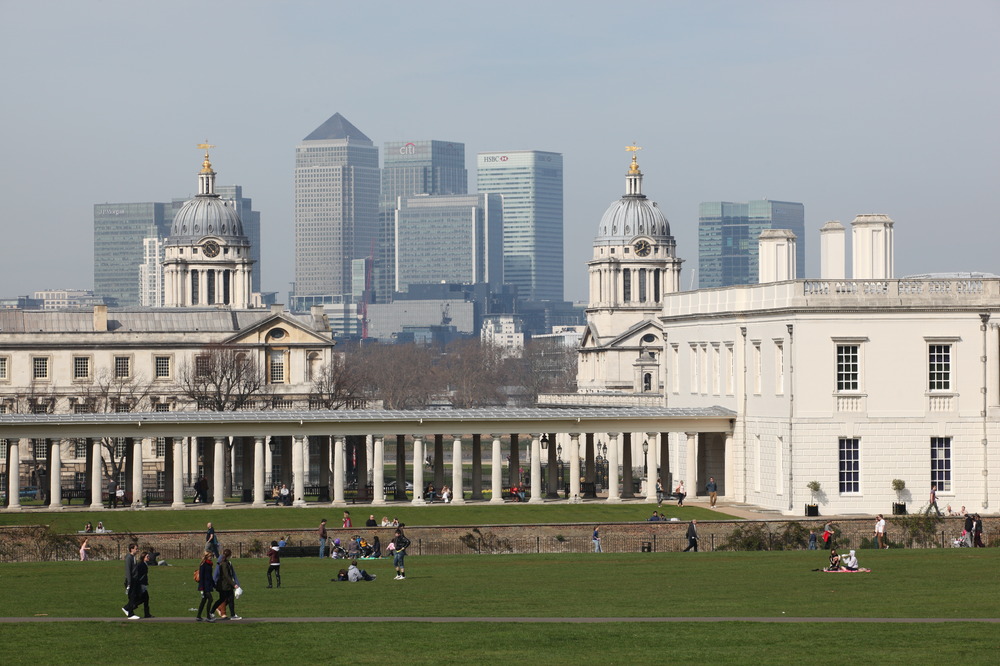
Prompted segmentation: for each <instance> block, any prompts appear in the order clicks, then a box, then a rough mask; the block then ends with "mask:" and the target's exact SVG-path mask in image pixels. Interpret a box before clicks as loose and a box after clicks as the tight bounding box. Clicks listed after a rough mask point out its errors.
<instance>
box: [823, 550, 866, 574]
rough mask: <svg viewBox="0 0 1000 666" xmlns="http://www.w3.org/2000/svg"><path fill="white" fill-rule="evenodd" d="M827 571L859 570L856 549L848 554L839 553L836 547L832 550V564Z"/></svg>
mask: <svg viewBox="0 0 1000 666" xmlns="http://www.w3.org/2000/svg"><path fill="white" fill-rule="evenodd" d="M826 570H827V571H859V570H861V569H860V568H859V567H858V558H857V555H855V554H854V551H853V550H852V551H850V552H848V554H847V555H838V554H837V551H836V550H835V549H831V550H830V565H829V566H828V567H827V568H826Z"/></svg>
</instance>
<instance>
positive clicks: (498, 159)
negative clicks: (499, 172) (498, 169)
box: [483, 155, 508, 164]
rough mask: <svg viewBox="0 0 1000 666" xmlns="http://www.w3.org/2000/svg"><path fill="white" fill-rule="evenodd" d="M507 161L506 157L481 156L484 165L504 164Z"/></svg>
mask: <svg viewBox="0 0 1000 666" xmlns="http://www.w3.org/2000/svg"><path fill="white" fill-rule="evenodd" d="M507 159H508V158H507V156H506V155H484V156H483V163H484V164H493V163H496V162H506V161H507Z"/></svg>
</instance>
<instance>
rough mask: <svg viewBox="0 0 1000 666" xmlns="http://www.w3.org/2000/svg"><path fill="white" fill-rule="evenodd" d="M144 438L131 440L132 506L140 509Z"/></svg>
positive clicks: (142, 492) (142, 491)
mask: <svg viewBox="0 0 1000 666" xmlns="http://www.w3.org/2000/svg"><path fill="white" fill-rule="evenodd" d="M146 441H148V440H146V439H145V438H142V437H135V438H133V439H132V506H133V507H135V508H141V507H142V506H143V494H144V492H145V489H144V488H143V487H142V445H143V442H146Z"/></svg>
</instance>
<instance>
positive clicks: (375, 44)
mask: <svg viewBox="0 0 1000 666" xmlns="http://www.w3.org/2000/svg"><path fill="white" fill-rule="evenodd" d="M998 30H1000V3H998V2H995V1H993V0H960V1H957V2H949V3H943V2H937V1H922V0H906V1H902V0H901V1H891V0H890V1H884V2H870V1H855V0H837V2H819V1H808V0H795V1H787V2H786V1H774V0H771V1H769V0H760V1H757V2H745V1H742V0H732V1H722V0H717V1H712V0H707V1H706V0H692V1H690V2H687V1H659V2H646V1H641V0H637V1H633V2H629V3H612V2H589V1H581V0H575V1H570V2H563V1H561V0H550V1H546V2H537V1H536V2H524V1H522V0H505V2H502V3H468V2H439V1H435V0H423V1H421V2H405V3H404V2H395V1H389V2H380V3H356V2H341V1H339V0H337V1H331V0H324V1H321V2H304V1H300V2H296V1H286V2H278V1H265V0H241V1H228V0H216V1H213V2H205V1H204V0H202V1H198V2H192V1H188V0H169V1H164V2H156V3H152V2H135V1H134V0H79V1H75V2H71V1H70V0H62V1H53V0H34V1H32V2H23V1H19V2H15V1H14V0H0V57H2V62H3V63H4V64H3V67H2V68H0V187H2V192H0V225H2V229H3V234H2V236H0V238H2V242H0V296H7V297H9V296H16V295H26V294H30V293H31V292H33V291H35V290H39V289H45V288H60V287H65V288H88V289H89V288H91V287H92V286H93V206H94V204H98V203H105V202H132V201H136V202H138V201H170V200H171V199H173V198H175V197H185V196H193V195H194V194H195V193H196V192H197V172H198V170H199V168H200V165H201V158H202V155H201V152H200V151H199V150H198V149H197V148H196V147H195V146H196V144H198V143H200V142H202V141H204V140H206V139H207V140H208V141H210V142H211V143H213V144H215V145H216V146H217V147H216V148H214V149H213V150H212V163H213V166H214V168H215V170H216V171H217V173H218V184H220V185H231V184H238V185H242V186H243V188H244V195H245V196H248V197H251V198H252V199H253V203H254V209H255V210H258V211H260V213H261V227H262V236H263V239H262V248H261V250H262V252H261V253H262V271H263V288H264V290H265V291H278V292H279V294H280V295H281V296H282V297H283V296H284V295H285V294H286V292H287V291H288V288H289V283H290V282H291V281H292V280H293V279H294V216H293V169H294V151H295V146H296V144H298V143H299V142H300V141H301V140H302V139H303V138H305V136H306V135H308V134H309V133H310V132H312V130H313V129H315V128H316V127H318V126H319V125H321V124H322V123H323V122H324V121H325V120H326V119H327V118H329V117H330V116H331V115H333V114H334V113H337V112H340V113H341V114H343V115H344V116H345V117H346V118H347V119H348V120H349V121H350V122H351V123H353V124H354V125H355V126H356V127H358V128H359V129H360V130H361V131H363V132H364V133H365V134H367V135H368V136H369V137H370V138H371V139H372V141H374V142H375V144H376V145H377V146H379V148H380V151H381V147H382V144H383V143H384V142H386V141H399V140H405V141H415V140H423V139H440V140H445V141H458V142H463V143H464V144H465V147H466V161H467V165H468V168H469V185H470V191H474V188H475V156H476V153H478V152H484V151H496V150H528V149H534V150H547V151H554V152H559V153H562V154H563V156H564V203H565V205H564V209H565V222H564V235H565V247H564V254H565V266H566V279H565V283H566V293H565V296H566V298H567V299H568V300H576V301H580V300H586V298H587V294H586V284H587V281H586V278H585V276H586V261H587V260H588V259H590V258H591V252H592V242H593V238H594V236H595V234H596V232H597V226H598V222H599V221H600V219H601V216H602V214H603V213H604V211H605V209H606V208H607V207H608V205H610V204H611V203H612V202H613V201H616V200H617V199H618V198H619V197H620V196H621V195H622V194H623V193H624V191H625V189H624V188H625V173H626V171H627V168H628V164H629V159H630V154H629V153H626V152H625V147H626V146H627V145H630V144H632V143H633V142H635V143H637V144H638V145H639V146H641V147H642V151H641V152H640V153H639V165H640V167H641V169H642V171H643V173H644V174H645V178H644V182H643V192H644V193H645V194H646V195H647V196H649V198H651V199H652V200H654V201H656V202H657V203H658V204H659V206H660V208H661V209H662V210H663V211H664V212H665V213H666V215H667V218H668V219H669V220H670V224H671V230H672V233H673V235H674V237H675V238H676V240H677V254H678V256H679V257H681V258H683V259H685V263H684V271H683V273H682V278H681V281H682V286H683V288H685V289H687V288H690V287H691V285H692V284H696V278H695V277H694V273H693V269H694V268H696V266H697V259H698V248H697V241H698V231H697V223H698V204H699V203H700V202H702V201H718V200H724V201H747V200H749V199H759V198H767V199H776V200H784V201H798V202H802V203H803V204H804V205H805V215H806V239H805V242H806V246H807V259H806V275H807V277H818V275H819V263H818V256H819V252H818V246H819V233H818V230H819V228H820V227H821V226H822V225H823V223H824V222H826V221H827V220H833V219H836V220H840V221H842V222H843V223H844V224H845V225H847V224H849V223H850V221H851V220H852V219H853V218H854V216H855V215H858V214H862V213H885V214H887V215H889V216H890V217H892V219H893V220H894V221H895V227H894V229H895V251H896V276H897V277H901V276H905V275H911V274H916V273H927V272H944V271H986V272H991V273H1000V258H998V257H997V254H998V253H997V251H996V248H995V246H994V245H993V243H992V242H990V240H989V239H991V238H993V236H992V233H993V231H994V225H995V224H997V207H996V205H995V193H996V191H997V189H998V188H997V185H998V176H1000V113H998V111H1000V108H998V107H1000V86H998V82H1000V49H997V48H996V35H997V33H998ZM279 300H281V299H279Z"/></svg>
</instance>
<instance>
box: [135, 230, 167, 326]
mask: <svg viewBox="0 0 1000 666" xmlns="http://www.w3.org/2000/svg"><path fill="white" fill-rule="evenodd" d="M142 248H143V262H142V265H141V266H139V303H140V305H142V306H143V307H144V308H162V307H163V239H162V238H160V237H159V236H150V237H148V238H143V239H142Z"/></svg>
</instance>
